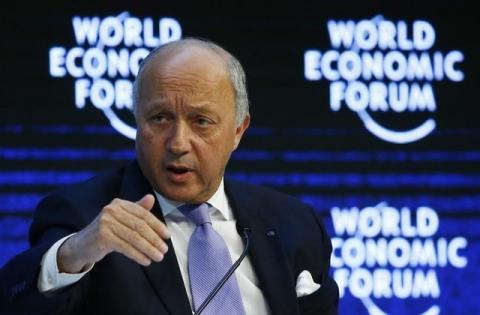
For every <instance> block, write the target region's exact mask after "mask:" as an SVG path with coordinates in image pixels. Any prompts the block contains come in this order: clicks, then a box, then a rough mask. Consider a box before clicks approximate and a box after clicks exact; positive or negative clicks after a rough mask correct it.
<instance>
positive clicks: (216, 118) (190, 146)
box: [136, 46, 250, 203]
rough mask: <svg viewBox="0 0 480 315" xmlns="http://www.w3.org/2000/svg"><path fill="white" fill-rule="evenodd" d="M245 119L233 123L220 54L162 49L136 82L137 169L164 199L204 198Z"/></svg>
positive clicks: (212, 189)
mask: <svg viewBox="0 0 480 315" xmlns="http://www.w3.org/2000/svg"><path fill="white" fill-rule="evenodd" d="M160 54H162V53H160ZM249 119H250V118H249V117H247V118H246V119H245V120H244V122H243V123H242V124H241V125H240V126H238V127H237V126H236V124H235V104H234V90H233V87H232V86H231V83H230V81H229V79H228V74H227V71H226V69H225V65H224V62H223V61H222V59H221V58H220V57H219V56H217V55H216V54H214V53H213V52H211V51H209V50H207V49H205V48H201V47H191V46H187V47H177V48H173V51H168V52H163V55H162V56H161V57H160V58H159V56H158V55H157V56H155V59H153V60H152V61H151V62H150V63H149V64H148V65H147V66H146V68H145V69H144V72H143V81H142V85H141V86H140V91H139V100H138V104H137V116H136V120H137V127H138V132H137V139H136V150H137V157H138V161H139V164H140V167H141V169H142V171H143V173H144V174H145V176H146V177H147V178H148V180H149V181H150V183H151V184H152V186H153V187H154V189H156V190H157V191H159V192H160V193H162V194H163V195H164V196H165V197H167V198H169V199H174V200H178V201H182V202H189V203H200V202H203V201H206V200H208V198H210V197H211V196H212V195H213V194H214V193H215V191H216V190H217V188H218V185H219V184H220V181H221V179H222V177H223V174H224V171H225V167H226V165H227V162H228V160H229V158H230V155H231V153H232V151H233V150H235V149H236V147H237V145H238V143H239V142H240V139H241V137H242V134H243V132H244V131H245V129H246V128H247V127H248V124H249Z"/></svg>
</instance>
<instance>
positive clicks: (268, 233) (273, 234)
mask: <svg viewBox="0 0 480 315" xmlns="http://www.w3.org/2000/svg"><path fill="white" fill-rule="evenodd" d="M265 234H266V235H267V236H268V237H272V236H275V234H276V233H275V231H274V230H269V231H267V233H265Z"/></svg>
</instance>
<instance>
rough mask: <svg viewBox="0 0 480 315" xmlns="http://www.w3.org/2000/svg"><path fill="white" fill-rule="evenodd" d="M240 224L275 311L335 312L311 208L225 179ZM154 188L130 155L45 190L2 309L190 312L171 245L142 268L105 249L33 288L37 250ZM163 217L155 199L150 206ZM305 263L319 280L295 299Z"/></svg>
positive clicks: (6, 282)
mask: <svg viewBox="0 0 480 315" xmlns="http://www.w3.org/2000/svg"><path fill="white" fill-rule="evenodd" d="M225 190H226V193H227V196H228V198H229V201H230V204H231V206H232V210H233V212H234V214H235V217H236V219H237V223H238V224H237V226H238V228H239V229H243V228H245V227H248V228H249V229H250V231H251V232H250V249H249V257H250V259H251V261H252V264H253V267H254V269H255V272H256V274H257V276H258V278H259V280H260V284H261V289H262V291H263V292H264V294H265V297H266V299H267V302H268V304H269V306H270V308H271V310H272V313H273V314H283V315H295V314H315V315H320V314H336V313H337V305H338V288H337V286H336V284H335V282H334V281H333V280H332V279H331V278H330V277H329V276H328V271H329V259H330V253H331V243H330V239H329V238H328V236H327V234H326V232H325V229H324V227H323V225H322V223H321V222H320V221H319V220H318V218H317V217H316V216H315V215H314V213H313V211H312V209H311V208H310V207H308V206H306V205H304V204H303V203H300V202H299V201H298V200H297V199H295V198H292V197H289V196H287V195H284V194H281V193H278V192H275V191H273V190H270V189H267V188H261V187H257V186H251V185H248V184H245V183H240V182H236V181H230V180H226V181H225ZM147 193H152V188H151V186H150V185H149V183H148V182H147V181H146V179H145V177H144V176H143V175H142V173H141V171H140V168H139V167H138V164H137V163H136V162H134V163H132V164H131V165H129V166H127V167H125V168H122V169H119V170H117V171H115V172H109V173H104V174H101V175H99V176H97V177H95V178H93V179H91V180H88V181H86V182H84V183H80V184H76V185H74V186H73V187H68V188H65V189H63V190H61V191H60V192H59V193H56V194H53V195H50V196H48V197H46V198H45V199H44V200H43V201H42V202H41V203H40V204H39V206H38V208H37V211H36V212H35V215H34V220H33V223H32V227H31V230H30V241H31V246H32V247H31V248H30V249H29V250H27V251H25V252H23V253H21V254H20V255H18V256H17V257H15V258H14V259H12V260H11V261H10V262H9V263H8V264H7V265H6V266H5V267H4V268H3V269H2V271H1V274H0V281H1V286H2V296H1V304H0V313H1V314H4V313H7V314H10V313H12V314H42V313H45V314H56V313H60V314H144V315H147V314H152V315H154V314H155V315H163V314H180V315H186V314H191V310H190V306H189V302H188V299H187V294H186V291H185V287H184V285H183V281H182V278H181V273H180V269H179V267H178V264H177V260H176V256H175V253H174V250H172V249H173V245H172V244H171V242H170V241H169V243H168V245H169V248H170V250H169V251H168V253H167V254H166V256H165V259H164V260H163V261H162V262H160V263H152V264H151V265H150V266H149V267H142V266H140V265H138V264H137V263H135V262H134V261H132V260H130V259H128V258H126V257H125V256H123V255H121V254H118V253H111V254H109V255H107V256H106V257H105V258H104V259H103V260H101V261H100V262H98V263H97V264H96V265H95V267H94V268H93V269H92V270H91V271H90V272H89V273H88V274H86V275H85V276H84V277H83V278H82V279H81V280H80V281H79V282H77V283H76V284H74V285H72V286H70V287H68V288H65V289H62V290H61V291H60V292H56V293H55V294H53V295H50V296H45V295H43V294H41V293H39V291H38V289H37V278H38V274H39V270H40V261H41V258H42V256H43V254H44V253H45V252H46V251H47V250H48V249H49V248H50V247H51V246H52V245H53V243H55V242H56V241H57V240H58V239H60V238H61V237H63V236H65V235H68V234H70V233H73V232H76V231H78V230H80V229H82V228H84V227H85V226H86V225H87V224H88V223H90V222H91V221H92V220H93V219H94V218H95V217H96V216H97V214H98V213H99V211H100V210H101V209H102V208H103V207H104V206H105V205H107V204H108V203H109V202H110V201H111V200H112V199H113V198H116V197H119V198H122V199H126V200H131V201H136V200H139V199H140V198H141V197H143V196H144V195H145V194H147ZM152 211H153V212H154V213H155V215H156V216H157V217H159V218H161V219H162V220H163V217H162V212H161V210H160V208H159V205H158V203H156V204H155V205H154V209H153V210H152ZM302 270H309V271H310V272H311V274H312V276H313V277H314V280H316V282H318V283H320V282H321V283H322V287H321V288H320V289H319V290H317V291H316V292H315V293H313V294H311V295H309V296H305V297H301V298H297V297H296V294H295V283H296V278H297V276H298V274H299V273H300V272H301V271H302Z"/></svg>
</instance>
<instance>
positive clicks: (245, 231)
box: [193, 228, 250, 315]
mask: <svg viewBox="0 0 480 315" xmlns="http://www.w3.org/2000/svg"><path fill="white" fill-rule="evenodd" d="M249 232H250V229H249V228H244V229H243V239H244V240H245V247H244V248H243V252H242V254H241V255H240V257H238V259H237V261H236V262H235V263H234V264H233V265H232V267H230V269H228V271H227V273H226V274H225V275H224V276H223V277H222V279H221V280H220V282H219V283H218V284H217V285H216V286H215V288H213V291H212V292H210V294H209V295H208V296H207V298H206V299H205V301H203V303H202V304H201V305H200V306H199V307H198V309H197V310H196V311H194V312H193V315H200V313H202V311H203V310H204V309H205V307H207V305H208V303H210V301H211V300H212V299H213V298H214V297H215V295H217V293H218V291H220V289H221V288H222V287H223V285H224V284H225V283H226V282H227V281H228V279H230V277H231V276H232V274H233V273H234V272H235V270H237V268H238V266H240V264H241V263H242V261H243V259H244V258H245V256H247V252H248V246H249V244H250V241H249V238H248V233H249Z"/></svg>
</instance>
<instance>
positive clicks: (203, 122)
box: [197, 117, 212, 127]
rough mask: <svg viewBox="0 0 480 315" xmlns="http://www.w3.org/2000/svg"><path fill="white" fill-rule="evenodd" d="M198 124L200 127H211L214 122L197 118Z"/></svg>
mask: <svg viewBox="0 0 480 315" xmlns="http://www.w3.org/2000/svg"><path fill="white" fill-rule="evenodd" d="M197 124H198V125H200V126H205V127H206V126H209V125H211V124H212V121H211V120H210V119H207V118H204V117H198V118H197Z"/></svg>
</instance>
